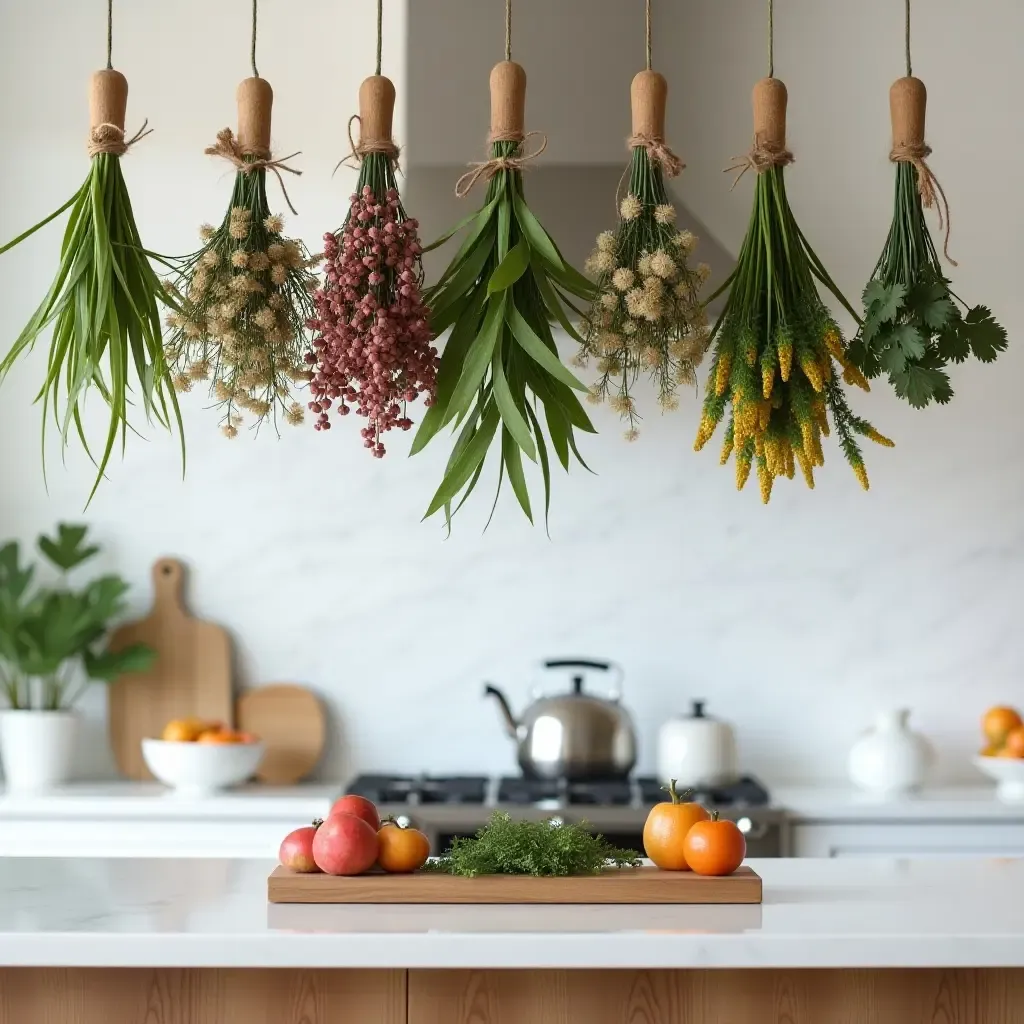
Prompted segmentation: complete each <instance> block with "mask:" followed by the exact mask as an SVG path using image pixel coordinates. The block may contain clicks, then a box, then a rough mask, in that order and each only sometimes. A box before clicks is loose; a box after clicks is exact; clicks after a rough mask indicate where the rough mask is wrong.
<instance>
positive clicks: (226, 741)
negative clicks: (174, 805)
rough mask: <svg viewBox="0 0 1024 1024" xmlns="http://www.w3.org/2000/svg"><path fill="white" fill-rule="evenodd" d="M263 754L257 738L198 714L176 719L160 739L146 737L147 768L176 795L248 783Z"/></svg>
mask: <svg viewBox="0 0 1024 1024" xmlns="http://www.w3.org/2000/svg"><path fill="white" fill-rule="evenodd" d="M263 752H264V745H263V743H262V742H261V741H260V739H259V737H258V736H254V735H253V734H252V733H246V732H238V731H237V730H235V729H231V728H229V727H228V726H226V725H225V724H224V723H223V722H206V721H203V720H201V719H198V718H179V719H175V720H174V721H173V722H168V723H167V725H166V726H165V727H164V731H163V733H162V734H161V736H160V738H159V739H149V738H147V739H144V740H143V741H142V759H143V760H144V761H145V762H146V767H147V768H148V769H149V770H150V771H151V772H152V773H153V775H154V776H156V778H158V779H159V780H160V781H161V782H162V783H164V785H166V786H170V787H171V789H173V790H174V791H175V793H177V794H179V795H181V796H189V797H205V796H210V795H211V794H213V793H216V792H217V791H218V790H221V789H227V788H228V787H230V786H237V785H238V784H239V783H241V782H245V781H246V780H247V779H249V778H251V777H252V775H253V774H254V773H255V771H256V769H257V767H258V766H259V763H260V760H261V759H262V758H263Z"/></svg>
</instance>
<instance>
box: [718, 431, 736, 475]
mask: <svg viewBox="0 0 1024 1024" xmlns="http://www.w3.org/2000/svg"><path fill="white" fill-rule="evenodd" d="M735 439H736V432H735V430H734V431H733V433H732V434H726V435H725V440H724V441H723V442H722V454H721V455H720V456H719V459H718V464H719V465H720V466H724V465H725V464H726V463H727V462H728V461H729V456H730V455H732V450H733V445H734V444H735Z"/></svg>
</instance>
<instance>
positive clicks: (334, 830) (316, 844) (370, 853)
mask: <svg viewBox="0 0 1024 1024" xmlns="http://www.w3.org/2000/svg"><path fill="white" fill-rule="evenodd" d="M377 852H378V841H377V833H376V832H375V831H374V830H373V829H372V828H370V826H369V825H368V824H367V823H366V822H365V821H364V820H363V819H362V818H357V817H356V816H355V815H354V814H331V816H330V817H329V818H328V819H327V820H326V821H325V822H324V823H323V824H322V825H321V826H320V827H319V828H318V829H317V830H316V835H314V836H313V860H314V861H315V862H316V866H317V867H318V868H319V869H320V870H321V871H326V872H327V874H329V875H361V874H362V873H363V872H364V871H369V870H370V868H372V867H373V865H374V863H375V862H376V860H377Z"/></svg>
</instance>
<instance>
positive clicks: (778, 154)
mask: <svg viewBox="0 0 1024 1024" xmlns="http://www.w3.org/2000/svg"><path fill="white" fill-rule="evenodd" d="M792 162H793V154H792V153H791V152H790V151H789V150H788V149H786V147H785V146H782V145H779V143H777V142H770V141H768V140H767V139H759V138H758V137H757V136H756V135H755V136H754V145H753V146H751V147H750V152H749V153H745V154H744V155H743V156H735V157H733V160H732V163H731V164H729V166H728V167H726V168H725V170H724V172H723V173H725V174H728V173H729V172H730V171H736V177H735V178H733V180H732V185H731V186H730V191H731V190H732V189H734V188H735V187H736V186H737V185H738V184H739V180H740V178H742V177H743V175H744V174H746V173H747V171H756V172H757V173H758V174H764V172H765V171H767V170H769V169H770V168H772V167H788V166H789V165H790V164H791V163H792Z"/></svg>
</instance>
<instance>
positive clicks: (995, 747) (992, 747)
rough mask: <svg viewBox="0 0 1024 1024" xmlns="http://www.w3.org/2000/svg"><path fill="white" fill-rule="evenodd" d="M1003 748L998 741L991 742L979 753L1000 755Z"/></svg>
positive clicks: (982, 754)
mask: <svg viewBox="0 0 1024 1024" xmlns="http://www.w3.org/2000/svg"><path fill="white" fill-rule="evenodd" d="M1002 749H1003V748H1002V747H1001V746H999V744H998V743H989V744H988V745H987V746H984V747H982V748H981V750H979V751H978V753H979V754H981V756H982V757H998V756H999V751H1000V750H1002Z"/></svg>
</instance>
